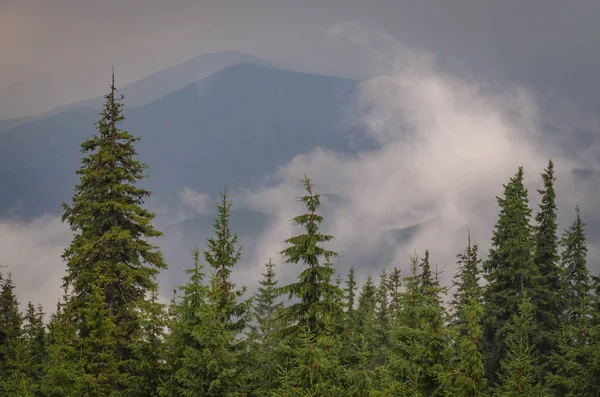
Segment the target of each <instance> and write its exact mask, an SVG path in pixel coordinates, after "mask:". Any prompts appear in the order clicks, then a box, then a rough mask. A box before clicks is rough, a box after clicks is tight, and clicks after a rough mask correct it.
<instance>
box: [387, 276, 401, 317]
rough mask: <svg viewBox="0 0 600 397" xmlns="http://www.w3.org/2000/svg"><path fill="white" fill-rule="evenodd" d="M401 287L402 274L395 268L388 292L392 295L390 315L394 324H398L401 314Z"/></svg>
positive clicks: (389, 278)
mask: <svg viewBox="0 0 600 397" xmlns="http://www.w3.org/2000/svg"><path fill="white" fill-rule="evenodd" d="M401 287H402V274H401V272H400V269H398V268H397V267H394V270H393V271H392V272H391V273H390V275H389V277H388V287H387V290H388V291H389V294H390V303H389V308H388V310H389V313H390V319H391V320H392V322H394V323H396V322H397V321H396V320H397V319H398V316H399V313H400V297H401V290H400V289H401ZM395 325H397V324H395Z"/></svg>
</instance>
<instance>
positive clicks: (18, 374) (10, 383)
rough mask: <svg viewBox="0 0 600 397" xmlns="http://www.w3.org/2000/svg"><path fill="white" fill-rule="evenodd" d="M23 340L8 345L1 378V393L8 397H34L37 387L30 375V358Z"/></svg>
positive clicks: (12, 341)
mask: <svg viewBox="0 0 600 397" xmlns="http://www.w3.org/2000/svg"><path fill="white" fill-rule="evenodd" d="M27 353H28V352H27V346H26V342H25V340H24V339H23V338H20V337H19V338H16V339H14V340H11V341H10V342H9V345H8V349H7V354H6V356H5V358H6V361H5V362H4V363H3V364H4V367H5V371H6V372H4V373H3V374H2V378H0V393H1V394H2V395H3V396H7V397H34V396H35V395H36V394H35V390H36V385H35V383H34V380H33V379H32V378H31V377H30V376H29V375H28V372H29V368H28V364H29V359H28V358H29V357H28V354H27Z"/></svg>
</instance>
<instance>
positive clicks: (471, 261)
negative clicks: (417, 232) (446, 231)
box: [451, 237, 483, 334]
mask: <svg viewBox="0 0 600 397" xmlns="http://www.w3.org/2000/svg"><path fill="white" fill-rule="evenodd" d="M470 240H471V239H470V237H469V244H468V246H467V248H466V249H465V251H464V252H463V253H461V254H459V255H458V256H457V259H458V260H457V263H458V271H457V273H456V275H455V276H454V280H453V281H452V284H453V286H454V287H455V288H456V289H455V291H454V294H453V295H452V301H451V304H452V306H453V308H454V310H453V313H452V316H453V318H452V323H453V325H456V326H459V328H460V326H461V325H466V324H467V316H466V313H465V312H464V310H466V308H468V307H470V306H471V304H472V303H471V301H472V300H473V299H474V300H475V302H477V303H478V304H481V303H482V293H483V291H482V288H481V286H480V285H479V280H480V272H481V268H480V266H481V259H479V257H478V249H479V248H478V246H477V245H473V246H472V245H471V241H470ZM468 328H470V327H468ZM468 328H464V329H462V330H461V331H460V332H461V333H463V334H466V333H467V329H468Z"/></svg>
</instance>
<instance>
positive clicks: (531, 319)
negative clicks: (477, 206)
mask: <svg viewBox="0 0 600 397" xmlns="http://www.w3.org/2000/svg"><path fill="white" fill-rule="evenodd" d="M123 120H124V117H123V114H122V105H121V104H120V102H119V99H117V98H116V97H115V87H114V82H113V84H112V85H111V90H110V92H109V94H108V95H107V96H106V104H105V106H104V109H103V113H102V118H101V120H100V121H99V122H98V125H97V127H98V131H97V133H96V134H95V135H94V136H93V137H92V138H91V139H88V140H86V141H85V142H84V143H83V144H82V152H83V159H82V166H81V168H80V170H79V171H78V175H79V177H80V181H79V183H78V184H77V186H76V187H75V194H74V196H73V201H72V204H71V205H67V204H64V205H63V209H64V214H63V221H64V222H66V223H68V224H69V226H70V227H71V229H72V231H73V232H74V238H73V240H72V242H71V244H70V245H69V246H68V248H67V249H66V250H65V251H64V254H63V258H64V260H65V262H66V268H67V269H66V270H67V271H66V276H65V277H64V296H63V299H62V301H61V302H59V303H58V305H57V308H56V311H55V312H54V313H52V314H51V316H50V322H49V324H48V327H47V331H46V327H45V325H44V320H43V318H44V313H43V309H42V307H41V305H40V306H38V307H37V308H36V307H35V306H34V305H33V304H32V303H31V302H30V303H29V304H28V305H27V309H26V311H25V313H24V314H23V315H22V314H21V313H20V311H19V301H18V299H17V296H16V294H15V286H14V284H13V282H12V279H11V277H10V274H9V275H8V277H7V278H6V279H4V278H3V277H2V275H1V274H0V394H1V395H3V396H4V395H6V396H44V397H59V396H60V397H63V396H64V397H79V396H92V397H94V396H102V397H104V396H109V397H111V396H112V397H116V396H140V397H142V396H144V397H146V396H163V397H175V396H177V397H178V396H219V397H221V396H236V397H237V396H239V397H242V396H244V397H250V396H252V397H254V396H261V397H262V396H264V397H267V396H269V397H271V396H278V397H279V396H306V397H309V396H311V397H314V396H323V397H325V396H327V397H328V396H340V397H345V396H356V397H363V396H364V397H367V396H368V397H378V396H379V397H381V396H389V397H391V396H411V397H413V396H416V397H418V396H423V397H425V396H466V397H475V396H489V395H496V396H548V395H550V393H552V394H553V395H555V396H573V397H574V396H595V395H599V394H600V382H599V379H600V277H593V276H591V275H590V272H589V270H588V267H587V262H586V257H587V254H588V250H587V245H586V236H585V232H584V223H583V221H582V219H581V216H580V213H579V208H577V210H576V219H575V221H574V222H573V224H572V225H571V226H570V227H569V228H568V229H567V230H566V231H565V232H564V234H563V236H562V238H561V239H559V238H558V236H557V210H556V192H555V190H554V182H555V177H554V164H553V163H552V161H550V162H549V163H548V167H547V169H546V170H544V172H543V174H542V181H543V183H544V187H543V189H542V190H539V193H540V194H541V196H542V197H541V204H540V207H539V211H538V213H537V215H536V216H535V225H534V226H532V225H531V224H530V221H531V215H532V211H531V209H530V208H529V201H528V191H527V189H526V188H525V185H524V177H523V175H524V174H523V169H522V168H519V169H518V171H517V173H516V174H515V175H514V176H513V177H512V178H511V179H510V181H509V183H508V184H507V185H505V186H504V194H503V196H502V197H499V198H497V199H498V204H499V207H500V208H499V216H498V221H497V224H496V226H495V228H494V231H493V236H492V241H491V249H490V251H489V256H488V258H487V260H486V261H485V262H484V263H483V265H482V260H481V259H480V257H479V255H480V253H479V251H478V246H477V245H471V242H470V235H469V244H468V246H467V248H466V249H465V251H464V252H462V253H461V254H460V255H458V258H457V265H458V266H457V267H458V269H457V272H456V275H455V277H454V280H453V282H452V286H453V287H454V292H453V295H452V298H451V300H450V307H447V306H446V304H445V303H446V294H447V289H446V287H445V286H443V285H442V284H441V281H440V274H441V273H440V272H438V271H437V265H436V267H435V269H433V266H432V262H431V258H430V252H429V250H425V253H424V256H423V257H422V258H419V257H418V256H417V255H416V254H415V255H414V256H411V257H410V268H409V269H407V270H408V272H407V274H408V276H406V277H402V275H403V274H404V273H402V274H401V271H400V268H398V267H394V268H393V269H392V270H391V271H390V272H389V273H388V272H387V271H385V270H382V271H381V273H380V276H379V279H378V280H377V281H374V277H373V275H372V274H371V275H365V276H366V281H365V282H364V283H362V284H361V285H359V283H358V281H357V278H359V277H358V276H357V273H359V274H360V275H361V277H362V275H363V273H362V271H361V272H355V269H354V268H350V270H349V272H348V275H347V279H346V280H345V282H343V280H342V278H341V277H340V275H336V274H335V269H334V267H333V264H332V260H333V259H334V258H336V257H337V253H336V252H334V251H331V250H328V249H327V248H325V244H326V243H328V242H331V241H332V240H333V236H331V235H328V234H325V233H323V232H322V231H321V230H320V228H321V225H322V223H323V217H322V216H321V215H320V212H319V211H320V205H321V202H320V196H319V195H318V194H316V193H315V192H314V191H313V185H312V183H311V181H310V179H309V178H308V177H306V176H304V179H302V183H303V185H304V188H305V190H306V193H305V195H304V196H303V197H302V198H300V199H299V201H300V202H301V203H302V204H303V205H304V206H305V208H306V211H305V212H304V213H303V214H301V215H299V216H296V217H295V218H294V219H293V223H294V225H296V226H300V227H302V228H303V230H302V231H301V232H300V234H298V235H296V236H292V237H290V238H288V239H286V240H285V241H284V243H285V247H284V249H283V251H281V254H282V256H283V260H284V262H285V263H286V264H293V265H297V268H296V276H297V277H296V279H295V280H293V282H291V283H289V284H287V285H283V286H279V283H278V281H277V274H276V272H275V263H274V260H273V259H272V258H269V261H268V262H267V263H266V264H265V267H264V269H265V270H264V272H263V273H262V279H261V280H260V281H259V287H258V289H257V291H256V292H255V293H254V295H253V296H252V298H250V299H247V298H246V296H245V293H246V288H245V287H237V286H236V285H235V284H234V283H233V275H234V272H235V271H236V267H237V265H238V263H239V262H240V260H241V255H242V249H241V246H239V242H238V236H237V235H236V234H235V233H233V232H232V230H231V228H230V216H231V208H232V204H231V201H230V199H229V196H228V194H227V191H223V192H222V193H221V196H220V199H219V201H218V203H217V216H216V217H215V220H214V224H213V226H214V234H213V236H212V237H210V238H209V239H207V241H206V248H205V249H204V250H203V251H201V250H200V249H199V248H198V247H194V248H193V249H192V258H193V266H192V267H191V268H190V269H187V270H186V275H187V281H186V282H185V284H184V285H183V286H181V287H180V288H179V289H178V290H177V291H176V292H174V296H173V299H172V301H171V304H170V305H169V307H168V309H167V307H166V305H164V304H163V303H161V302H159V288H158V287H159V286H158V283H157V280H156V277H157V275H158V273H159V271H160V270H162V269H165V268H166V264H165V262H164V260H163V258H162V254H161V253H160V251H159V250H158V249H157V248H156V247H155V246H153V245H151V243H150V241H151V239H153V238H156V237H159V236H160V235H161V233H160V232H159V231H157V230H156V229H155V228H154V227H153V226H152V220H153V217H154V214H152V213H151V212H149V211H147V210H145V209H144V208H142V205H143V202H144V200H145V199H146V198H147V197H148V196H149V194H150V193H149V191H147V190H145V189H141V188H138V187H136V183H137V182H139V181H140V180H141V179H142V178H144V175H143V172H144V170H145V169H146V165H145V164H143V163H141V162H139V161H138V160H136V158H135V157H136V152H135V149H134V143H135V142H136V141H137V140H138V139H137V138H134V137H132V136H131V135H130V134H129V133H127V132H125V131H122V130H120V129H119V127H118V125H119V123H121V122H122V121H123ZM358 227H360V225H358ZM559 247H561V248H562V252H561V255H560V256H559ZM434 255H435V253H434ZM366 265H370V264H366ZM204 266H206V268H205V267H204ZM290 269H292V270H293V269H294V267H293V266H292V267H290ZM205 272H206V274H205ZM286 273H287V272H286ZM481 275H483V276H484V280H480V278H481ZM333 280H335V281H333ZM482 281H485V283H483V284H484V285H481V284H482ZM342 284H343V287H344V288H343V289H342V288H341V287H340V286H341V285H342ZM591 291H594V292H593V293H592V292H591ZM282 298H283V299H282ZM285 298H287V299H285Z"/></svg>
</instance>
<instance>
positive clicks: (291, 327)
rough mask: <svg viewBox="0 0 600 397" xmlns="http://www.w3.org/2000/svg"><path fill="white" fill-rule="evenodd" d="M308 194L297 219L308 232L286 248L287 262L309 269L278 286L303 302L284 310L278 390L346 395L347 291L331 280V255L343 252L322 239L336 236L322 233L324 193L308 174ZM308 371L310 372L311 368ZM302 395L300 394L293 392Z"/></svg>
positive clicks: (279, 293)
mask: <svg viewBox="0 0 600 397" xmlns="http://www.w3.org/2000/svg"><path fill="white" fill-rule="evenodd" d="M302 182H303V183H304V187H305V189H306V195H305V196H303V197H302V198H300V199H299V201H301V202H302V203H304V205H305V206H306V208H307V210H308V213H306V214H304V215H300V216H297V217H295V218H294V220H293V222H294V224H296V225H301V226H304V228H305V233H303V234H300V235H298V236H294V237H291V238H289V239H287V240H286V241H285V243H287V244H288V247H287V248H286V249H284V250H283V251H282V252H281V253H282V255H283V257H284V258H285V262H286V263H294V264H297V263H301V264H302V265H303V266H304V267H305V269H304V270H303V271H302V272H301V273H300V275H299V276H298V281H297V282H295V283H292V284H289V285H286V286H284V287H281V288H279V289H278V295H288V296H289V298H290V299H292V298H296V299H297V300H298V301H297V302H294V303H291V304H290V305H289V306H287V307H285V308H283V309H282V310H281V316H280V318H281V320H282V321H284V324H285V326H286V328H285V329H284V330H283V331H284V332H283V340H282V349H283V351H282V362H283V365H282V369H281V378H280V382H281V386H280V389H279V390H278V394H277V395H286V394H285V393H297V392H298V391H299V390H303V392H305V393H307V392H308V393H313V394H311V395H323V396H325V395H340V394H339V393H340V389H339V388H340V383H341V377H342V374H341V372H342V369H343V367H342V364H341V353H342V352H341V349H342V346H343V343H342V340H341V335H340V333H341V332H342V329H343V328H342V324H343V322H344V318H343V306H342V302H341V300H340V299H338V298H337V297H341V296H342V295H343V291H342V290H341V289H340V288H339V287H337V286H335V285H333V284H332V283H331V278H332V276H333V274H334V269H333V267H332V265H331V262H330V260H331V259H332V258H333V257H335V256H337V254H336V253H335V252H333V251H330V250H326V249H324V248H323V247H322V246H321V244H322V243H325V242H328V241H331V240H332V239H333V237H332V236H329V235H324V234H321V233H320V232H319V225H320V224H321V223H322V222H323V218H322V216H320V215H318V214H317V210H318V209H319V207H320V205H321V200H320V196H319V195H318V194H316V193H314V192H313V188H312V183H311V181H310V179H308V177H306V176H305V177H304V180H303V181H302ZM306 371H308V372H306ZM292 395H296V394H292Z"/></svg>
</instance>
